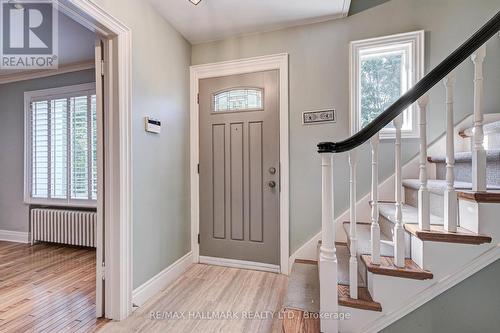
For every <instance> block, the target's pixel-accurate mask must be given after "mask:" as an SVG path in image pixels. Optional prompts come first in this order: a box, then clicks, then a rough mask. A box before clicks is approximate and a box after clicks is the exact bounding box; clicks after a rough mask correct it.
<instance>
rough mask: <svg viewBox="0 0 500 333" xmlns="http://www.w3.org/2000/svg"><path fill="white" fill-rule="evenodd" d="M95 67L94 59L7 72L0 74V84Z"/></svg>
mask: <svg viewBox="0 0 500 333" xmlns="http://www.w3.org/2000/svg"><path fill="white" fill-rule="evenodd" d="M94 67H95V61H94V60H93V59H92V60H88V61H83V62H78V63H74V64H69V65H64V66H59V68H58V69H50V70H36V71H28V72H19V73H12V74H5V75H0V85H1V84H6V83H12V82H18V81H26V80H33V79H39V78H43V77H49V76H54V75H60V74H66V73H71V72H78V71H83V70H87V69H92V68H94Z"/></svg>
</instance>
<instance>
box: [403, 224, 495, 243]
mask: <svg viewBox="0 0 500 333" xmlns="http://www.w3.org/2000/svg"><path fill="white" fill-rule="evenodd" d="M404 227H405V229H406V231H408V232H409V233H411V234H412V235H414V236H415V237H417V238H419V239H421V240H423V241H431V242H445V243H460V244H475V245H478V244H484V243H491V237H489V236H485V235H478V234H476V233H473V232H471V231H469V230H467V229H464V228H461V227H458V228H457V232H448V231H446V230H445V229H444V227H443V226H442V225H431V230H429V231H427V230H420V228H419V226H418V224H405V225H404Z"/></svg>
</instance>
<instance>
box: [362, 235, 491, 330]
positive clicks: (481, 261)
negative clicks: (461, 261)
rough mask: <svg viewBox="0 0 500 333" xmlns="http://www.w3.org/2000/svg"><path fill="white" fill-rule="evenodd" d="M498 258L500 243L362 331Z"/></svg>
mask: <svg viewBox="0 0 500 333" xmlns="http://www.w3.org/2000/svg"><path fill="white" fill-rule="evenodd" d="M498 259H500V244H498V245H497V246H495V247H494V248H492V249H491V250H489V251H487V252H486V253H483V254H482V255H480V256H479V257H478V258H476V259H474V260H472V261H471V262H469V263H467V264H466V265H464V266H463V267H461V268H460V269H459V270H457V271H455V272H453V273H451V274H448V275H447V276H445V277H443V278H442V279H441V280H440V281H438V282H437V283H436V284H433V285H431V286H430V287H429V288H427V289H426V290H424V291H422V292H421V293H419V294H418V295H417V296H416V297H415V298H414V299H412V300H411V301H410V302H408V303H407V304H405V305H403V306H401V307H399V308H398V309H397V310H395V311H392V312H389V313H387V314H384V315H383V316H381V317H380V318H378V319H376V320H375V321H372V322H370V323H369V324H368V325H367V326H366V327H365V328H364V329H362V330H361V332H363V333H375V332H379V331H381V330H382V329H384V328H386V327H387V326H389V325H390V324H392V323H394V322H396V321H397V320H399V319H401V318H403V317H404V316H406V315H407V314H409V313H410V312H412V311H413V310H415V309H417V308H419V307H421V306H422V305H424V304H425V303H427V302H428V301H430V300H431V299H433V298H434V297H436V296H438V295H440V294H442V293H443V292H445V291H446V290H448V289H450V288H452V287H453V286H455V285H457V284H458V283H460V282H462V281H463V280H465V279H467V278H468V277H470V276H472V275H473V274H475V273H477V272H479V271H480V270H481V269H483V268H485V267H486V266H488V265H490V264H492V263H494V262H495V261H497V260H498Z"/></svg>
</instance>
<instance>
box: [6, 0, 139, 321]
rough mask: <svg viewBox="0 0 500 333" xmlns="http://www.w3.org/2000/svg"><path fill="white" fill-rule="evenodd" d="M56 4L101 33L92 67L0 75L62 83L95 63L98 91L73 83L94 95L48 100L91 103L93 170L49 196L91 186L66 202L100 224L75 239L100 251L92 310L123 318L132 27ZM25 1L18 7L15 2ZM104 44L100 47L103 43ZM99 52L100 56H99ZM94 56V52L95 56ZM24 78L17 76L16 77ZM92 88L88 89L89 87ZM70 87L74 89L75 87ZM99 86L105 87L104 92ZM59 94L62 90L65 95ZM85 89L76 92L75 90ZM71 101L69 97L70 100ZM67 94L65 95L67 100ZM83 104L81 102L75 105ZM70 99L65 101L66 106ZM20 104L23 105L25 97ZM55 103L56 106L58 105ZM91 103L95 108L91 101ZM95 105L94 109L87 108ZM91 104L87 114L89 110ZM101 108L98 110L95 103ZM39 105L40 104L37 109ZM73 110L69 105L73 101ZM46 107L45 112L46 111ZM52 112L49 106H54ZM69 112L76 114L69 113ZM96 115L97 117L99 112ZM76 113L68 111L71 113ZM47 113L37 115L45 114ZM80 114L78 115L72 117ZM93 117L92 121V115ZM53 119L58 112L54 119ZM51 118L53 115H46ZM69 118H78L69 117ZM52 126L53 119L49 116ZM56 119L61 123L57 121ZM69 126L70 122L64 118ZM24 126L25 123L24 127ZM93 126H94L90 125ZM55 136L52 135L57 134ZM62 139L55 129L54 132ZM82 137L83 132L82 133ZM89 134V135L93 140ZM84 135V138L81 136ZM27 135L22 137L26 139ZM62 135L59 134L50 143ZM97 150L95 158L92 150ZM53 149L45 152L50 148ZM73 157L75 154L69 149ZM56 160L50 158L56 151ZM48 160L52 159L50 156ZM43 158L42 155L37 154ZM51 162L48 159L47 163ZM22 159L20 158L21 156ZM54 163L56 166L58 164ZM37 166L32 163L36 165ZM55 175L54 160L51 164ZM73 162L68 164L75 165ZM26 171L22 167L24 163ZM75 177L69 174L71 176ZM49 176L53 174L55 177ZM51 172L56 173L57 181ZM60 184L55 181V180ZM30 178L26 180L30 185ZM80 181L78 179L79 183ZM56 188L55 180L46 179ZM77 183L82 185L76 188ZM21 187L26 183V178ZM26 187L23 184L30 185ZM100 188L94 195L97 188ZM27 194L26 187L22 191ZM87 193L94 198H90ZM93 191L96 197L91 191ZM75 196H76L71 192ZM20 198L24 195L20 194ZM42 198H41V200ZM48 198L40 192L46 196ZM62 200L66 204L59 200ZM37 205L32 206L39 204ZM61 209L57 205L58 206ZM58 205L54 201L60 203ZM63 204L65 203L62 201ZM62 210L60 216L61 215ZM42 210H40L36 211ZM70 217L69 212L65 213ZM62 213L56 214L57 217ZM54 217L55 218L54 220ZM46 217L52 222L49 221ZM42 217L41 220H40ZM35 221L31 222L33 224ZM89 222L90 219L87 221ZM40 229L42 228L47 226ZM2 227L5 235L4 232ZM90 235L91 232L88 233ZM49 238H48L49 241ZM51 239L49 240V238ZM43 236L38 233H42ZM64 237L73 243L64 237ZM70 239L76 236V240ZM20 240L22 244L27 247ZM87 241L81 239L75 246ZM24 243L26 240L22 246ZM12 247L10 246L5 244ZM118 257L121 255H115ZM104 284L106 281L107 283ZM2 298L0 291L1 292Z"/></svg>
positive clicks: (128, 290) (97, 12) (128, 264)
mask: <svg viewBox="0 0 500 333" xmlns="http://www.w3.org/2000/svg"><path fill="white" fill-rule="evenodd" d="M55 3H56V4H57V6H58V9H59V11H60V12H61V13H62V14H63V15H65V16H67V17H68V18H70V19H72V20H74V21H75V22H77V23H79V24H80V25H82V26H84V27H85V28H86V29H88V30H89V31H90V32H92V33H93V34H94V36H98V40H99V42H98V43H95V38H92V45H91V49H92V58H93V59H92V61H91V65H89V63H79V64H71V66H61V67H60V68H59V69H56V70H43V71H38V70H35V71H30V72H24V73H8V75H6V76H0V87H1V86H2V84H4V83H12V82H16V81H19V80H31V79H41V78H52V77H55V76H56V75H62V77H63V81H65V80H67V76H68V75H69V73H70V72H74V71H82V70H89V69H90V68H92V72H93V71H94V68H95V75H94V76H95V78H96V79H95V80H93V84H94V87H93V88H92V89H93V90H94V92H90V91H89V89H87V88H88V87H72V88H76V89H77V90H78V88H82V89H83V90H85V89H87V92H89V94H86V95H80V96H68V95H64V94H67V93H74V91H62V92H57V94H56V95H57V96H46V105H50V107H52V105H53V104H52V101H54V103H55V104H57V105H58V106H59V109H64V105H66V108H67V105H68V103H67V102H68V99H69V100H70V102H69V103H70V104H71V103H73V102H74V103H73V104H74V105H76V104H78V103H80V104H78V105H79V106H78V107H75V108H74V109H78V108H83V107H81V103H83V101H84V100H85V101H86V103H87V106H86V107H85V108H84V109H86V112H87V113H86V116H83V110H80V111H81V112H79V113H80V116H82V117H81V118H82V119H80V120H82V122H83V120H84V118H86V120H87V124H89V123H93V122H95V126H94V125H91V128H92V129H96V131H95V132H97V133H96V135H94V134H93V133H92V135H89V136H87V137H86V138H87V141H86V142H87V145H85V144H83V142H80V146H81V147H83V146H86V147H87V151H86V152H87V154H82V156H81V159H82V160H85V159H86V160H87V162H90V163H87V164H86V167H83V169H86V170H89V173H86V172H83V171H82V174H84V173H86V174H87V176H88V177H87V180H86V181H81V182H80V183H81V184H80V185H81V186H82V187H79V186H80V185H78V184H76V183H73V184H72V183H71V182H70V181H68V180H69V179H70V178H66V183H64V182H59V184H62V183H64V184H65V185H64V186H63V185H60V186H59V188H58V189H57V190H56V189H54V190H52V189H50V193H51V199H55V197H56V195H54V197H53V198H52V194H55V192H57V191H59V192H58V195H59V196H60V198H58V199H61V200H64V198H63V195H62V194H61V193H62V191H63V188H68V187H69V193H70V194H71V195H70V198H69V199H68V198H66V201H72V200H73V199H81V198H76V197H74V195H73V194H74V192H75V191H74V190H75V189H77V188H80V190H81V188H83V187H85V186H84V184H86V189H87V192H86V193H83V192H84V191H83V190H82V191H80V192H79V191H76V192H78V195H79V196H85V195H87V199H90V200H88V201H89V202H86V203H85V204H80V205H75V204H74V203H71V204H72V205H68V208H71V207H72V206H73V208H74V206H80V207H78V210H80V211H82V212H84V213H89V215H91V214H92V213H94V215H95V219H96V220H97V222H96V223H95V224H94V227H95V228H94V231H91V230H89V229H86V228H82V229H83V230H84V232H83V234H82V235H83V237H77V239H83V241H82V242H83V243H84V244H85V245H86V246H87V247H90V246H89V245H88V244H93V245H94V246H95V247H96V249H97V250H94V254H93V257H94V259H93V260H94V264H93V265H92V272H93V273H92V277H91V279H92V280H93V284H94V286H93V287H92V288H90V289H91V291H90V292H91V293H92V294H93V295H94V296H93V297H94V298H95V304H94V307H95V310H93V311H92V317H93V318H96V317H101V316H102V317H105V318H109V319H115V320H121V319H124V318H126V317H127V316H128V315H129V314H130V312H131V310H132V274H131V272H132V270H131V268H132V259H131V207H132V203H131V183H132V181H131V137H130V130H131V126H130V124H131V103H130V96H131V84H130V72H131V43H130V35H131V33H130V29H129V28H128V27H126V26H125V25H123V24H122V23H121V22H120V21H118V20H117V19H116V18H114V17H113V16H112V15H110V14H109V13H107V12H105V11H104V10H103V9H102V8H100V7H98V6H96V5H95V4H93V3H89V2H88V1H85V0H74V1H71V2H67V1H62V0H61V1H58V0H56V1H55ZM17 7H21V6H17ZM79 47H80V45H78V43H76V46H75V47H74V50H76V49H78V48H79ZM99 47H100V50H98V48H99ZM98 54H99V55H100V56H99V57H97V56H96V55H98ZM94 56H95V58H94ZM17 75H19V77H16V78H14V77H13V76H17ZM68 84H69V83H68V82H66V81H65V83H64V84H62V86H68V87H69V85H68ZM80 84H83V82H80V83H78V84H75V86H79V85H80ZM43 88H48V89H50V88H52V87H50V88H49V87H46V86H45V87H44V86H41V87H38V88H36V90H44V89H43ZM92 89H90V90H92ZM36 90H34V89H29V91H36ZM70 90H71V89H70ZM99 92H102V94H101V96H99V95H100V94H99ZM59 93H62V94H63V95H64V96H62V95H60V94H59ZM78 94H80V93H77V95H78ZM72 98H73V99H74V100H71V99H72ZM63 100H65V101H63ZM33 102H40V104H43V100H37V101H31V102H29V103H25V106H26V104H28V109H29V108H30V107H31V106H32V103H33ZM76 102H78V103H76ZM64 103H66V104H64ZM21 104H22V103H21ZM55 104H54V105H55ZM90 105H92V106H90ZM89 106H90V107H89ZM89 108H90V112H88V111H89ZM99 108H101V111H102V112H101V111H99V110H98V109H99ZM41 109H42V107H41V108H40V110H41ZM70 109H71V107H70ZM48 114H49V113H47V115H48ZM50 114H51V115H52V111H50ZM68 114H71V113H68ZM61 115H62V113H61V112H59V113H58V117H60V118H61ZM94 115H95V116H94ZM70 117H71V116H70ZM41 118H42V117H40V119H41ZM76 118H78V117H75V119H76ZM94 118H95V119H94ZM54 119H55V118H54ZM47 120H48V119H47ZM70 121H73V120H72V119H70ZM51 124H52V120H51ZM58 124H59V123H58ZM66 124H69V122H68V123H66ZM19 131H20V132H21V133H22V132H23V131H22V130H21V129H20V130H19ZM91 132H92V131H91ZM52 135H53V134H50V137H51V138H52ZM54 135H55V136H56V137H57V134H54ZM77 136H78V135H77ZM67 137H69V141H68V142H71V140H72V139H71V137H72V133H71V132H70V131H68V132H67ZM89 137H91V139H90V140H89ZM78 140H80V141H81V140H83V139H82V137H80V138H78V139H76V141H78ZM94 140H95V141H97V140H100V141H101V142H99V143H98V144H96V148H95V149H94V148H93V145H92V143H93V141H94ZM21 141H23V140H21ZM56 142H57V141H56V140H54V142H53V143H56ZM54 151H55V152H60V151H62V150H61V149H59V150H57V149H55V150H54ZM90 151H93V152H92V154H91V156H89V152H90ZM46 153H48V152H46ZM68 156H71V155H68ZM51 158H52V157H51ZM46 159H47V160H49V159H48V157H47V158H46ZM38 161H41V159H38ZM51 162H52V161H51V160H50V161H49V163H51ZM21 164H22V162H21ZM54 165H55V164H54ZM30 168H31V169H32V168H33V166H32V165H31V166H30ZM47 168H48V169H49V170H51V171H50V172H47V173H46V174H47V175H48V174H49V173H52V172H53V171H52V165H51V166H50V167H48V166H47ZM70 168H71V166H70ZM19 169H20V170H21V173H22V169H23V167H22V165H21V166H20V168H19ZM54 173H55V174H57V175H58V177H59V178H57V177H56V178H57V179H58V180H61V176H62V175H63V174H65V173H64V172H59V171H58V172H55V171H54ZM96 173H97V174H98V177H96V179H98V180H97V181H94V177H93V175H94V174H96ZM111 174H112V175H113V177H107V176H106V175H111ZM89 175H91V176H90V177H89ZM74 176H75V175H70V177H73V178H74V179H76V178H75V177H74ZM50 177H52V175H51V176H50ZM56 178H54V179H56ZM38 180H39V181H40V183H42V177H38ZM55 183H57V181H56V182H55ZM26 184H29V182H25V185H26ZM75 184H76V185H75ZM47 185H50V186H52V183H51V181H49V184H47ZM77 185H78V186H77ZM21 187H22V184H21ZM26 188H27V186H25V190H26ZM46 191H49V186H47V188H46ZM94 192H95V193H94ZM26 193H30V192H29V191H25V194H26ZM89 193H91V195H90V196H91V197H90V198H89ZM94 194H95V195H94ZM71 196H73V197H71ZM20 197H23V195H21V196H20ZM37 199H40V198H37ZM42 199H43V198H42ZM90 201H95V202H96V203H93V204H92V203H91V202H90ZM58 204H61V202H59V203H58ZM34 205H35V204H34ZM51 205H53V203H51V204H47V203H43V202H38V203H36V206H37V207H36V208H41V209H46V208H51V207H49V206H51ZM58 207H59V208H61V207H60V206H58ZM56 208H57V207H56ZM64 208H66V207H64ZM61 210H64V211H66V210H71V209H61ZM45 213H47V214H45V215H44V216H50V214H52V213H51V212H45ZM64 213H65V212H63V213H62V214H64ZM37 214H38V213H37ZM67 215H69V214H67ZM58 216H59V215H58ZM82 216H83V217H80V219H81V220H85V219H88V220H92V219H93V218H92V217H88V216H84V215H82ZM37 219H38V220H37V221H36V223H37V228H38V225H39V224H40V223H41V222H40V221H41V220H43V219H42V214H41V213H40V214H38V215H37ZM50 219H52V217H51V218H50ZM50 219H49V220H50ZM30 222H31V221H30V220H29V219H26V223H28V224H29V223H30ZM42 222H43V221H42ZM33 223H34V222H33ZM57 224H58V223H53V225H52V227H54V226H55V228H56V230H57V232H56V233H55V235H56V236H57V237H59V236H60V231H61V230H63V229H61V228H59V229H57ZM90 224H91V223H90ZM37 230H38V231H40V232H38V235H33V236H34V238H33V243H34V244H44V243H54V241H56V240H57V239H56V238H54V237H56V236H54V233H48V235H49V236H47V232H46V231H47V229H44V228H38V229H37ZM42 231H43V232H42ZM1 234H2V233H1V232H0V236H1ZM90 235H93V236H90ZM7 236H9V237H11V238H14V240H15V241H16V242H23V243H25V244H26V243H29V242H30V240H31V237H30V235H29V234H28V232H23V233H22V234H18V233H15V232H14V233H7ZM44 237H49V238H47V239H45V238H44ZM50 237H52V238H50ZM37 238H39V239H37ZM64 242H68V241H67V240H64ZM71 242H75V241H74V240H73V241H71ZM25 244H23V245H25ZM65 245H68V246H75V245H74V244H65ZM76 245H77V246H78V245H82V244H76ZM25 246H27V245H25ZM7 251H9V250H7ZM107 258H115V259H114V260H106V259H107ZM116 258H119V259H116ZM105 285H107V287H105ZM99 286H101V291H99V288H100V287H99ZM0 297H1V295H0Z"/></svg>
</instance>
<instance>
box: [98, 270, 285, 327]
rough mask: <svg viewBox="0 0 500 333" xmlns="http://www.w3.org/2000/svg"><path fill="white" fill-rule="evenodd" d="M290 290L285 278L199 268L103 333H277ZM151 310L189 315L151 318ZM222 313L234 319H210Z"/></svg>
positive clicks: (189, 272)
mask: <svg viewBox="0 0 500 333" xmlns="http://www.w3.org/2000/svg"><path fill="white" fill-rule="evenodd" d="M286 287H287V277H286V276H284V275H280V274H274V273H268V272H259V271H252V270H244V269H237V268H229V267H220V266H209V265H202V264H197V265H193V266H192V267H191V268H190V269H189V270H188V271H187V272H186V273H184V274H183V275H182V276H181V277H180V278H179V279H178V280H177V281H175V282H174V283H173V284H172V285H171V286H170V287H169V288H168V289H166V290H164V291H162V292H161V293H159V295H157V296H156V297H154V298H153V299H152V300H150V301H149V302H148V303H146V304H145V305H144V306H143V307H141V308H140V309H138V310H136V311H135V312H134V313H133V314H132V316H131V317H129V318H128V319H127V320H124V321H122V322H112V323H109V324H106V325H104V326H103V328H102V329H101V331H100V332H105V333H114V332H120V333H121V332H148V333H150V332H152V333H155V332H182V333H189V332H193V333H195V332H201V333H212V332H214V333H215V332H227V333H240V332H241V333H245V332H248V333H271V332H272V333H278V332H282V330H281V325H282V321H281V318H280V317H279V314H280V311H281V307H282V300H283V296H284V293H285V291H286ZM152 312H160V313H171V314H173V313H177V314H179V317H181V316H182V315H181V314H182V313H184V315H185V317H184V318H176V319H151V318H150V314H151V313H152ZM222 313H231V314H232V318H228V319H225V318H223V319H214V317H213V316H212V317H211V318H212V320H208V319H206V318H207V317H208V315H210V314H211V315H219V316H220V315H221V314H222ZM201 314H205V317H204V319H202V318H200V315H201ZM265 314H267V317H266V315H265ZM190 315H191V316H190Z"/></svg>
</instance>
